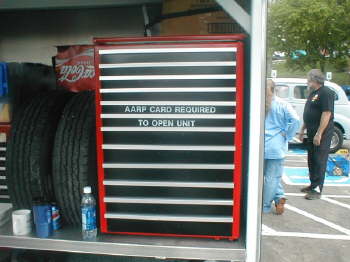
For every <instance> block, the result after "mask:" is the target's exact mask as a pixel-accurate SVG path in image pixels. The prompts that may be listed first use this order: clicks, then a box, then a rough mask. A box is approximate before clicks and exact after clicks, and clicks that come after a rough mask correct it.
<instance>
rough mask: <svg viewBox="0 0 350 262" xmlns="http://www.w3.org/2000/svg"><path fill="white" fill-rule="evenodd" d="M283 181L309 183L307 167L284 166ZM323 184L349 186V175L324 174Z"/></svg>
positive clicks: (300, 183)
mask: <svg viewBox="0 0 350 262" xmlns="http://www.w3.org/2000/svg"><path fill="white" fill-rule="evenodd" d="M282 179H283V182H284V183H286V184H287V185H309V184H310V180H309V170H308V168H307V167H285V168H284V174H283V178H282ZM324 185H325V186H350V176H349V177H348V176H326V179H325V183H324Z"/></svg>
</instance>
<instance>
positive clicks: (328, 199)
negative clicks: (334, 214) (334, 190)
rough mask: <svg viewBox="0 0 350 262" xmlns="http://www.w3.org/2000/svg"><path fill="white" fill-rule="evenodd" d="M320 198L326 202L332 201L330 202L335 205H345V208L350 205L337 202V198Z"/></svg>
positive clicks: (349, 207) (348, 207)
mask: <svg viewBox="0 0 350 262" xmlns="http://www.w3.org/2000/svg"><path fill="white" fill-rule="evenodd" d="M321 199H322V200H324V201H327V202H329V203H332V204H334V205H337V206H341V207H345V208H347V209H350V205H348V204H344V203H342V202H339V201H337V200H334V199H330V198H328V197H322V198H321Z"/></svg>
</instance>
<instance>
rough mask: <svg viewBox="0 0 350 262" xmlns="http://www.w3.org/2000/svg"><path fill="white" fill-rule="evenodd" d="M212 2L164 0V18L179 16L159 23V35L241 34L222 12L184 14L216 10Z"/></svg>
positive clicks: (238, 26)
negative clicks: (202, 10)
mask: <svg viewBox="0 0 350 262" xmlns="http://www.w3.org/2000/svg"><path fill="white" fill-rule="evenodd" d="M218 7H219V6H218V5H217V4H216V2H215V1H214V0H165V1H164V2H163V11H162V14H163V15H164V16H166V15H169V14H179V17H175V18H166V19H164V20H163V21H162V22H161V25H160V34H161V35H209V34H232V33H242V32H243V29H242V28H241V26H240V25H238V23H236V22H235V21H234V20H233V19H232V18H231V17H230V16H229V15H228V14H227V13H226V12H224V11H212V12H206V13H201V14H192V15H190V14H189V15H186V12H188V11H190V12H191V11H193V10H197V11H198V10H200V9H208V8H218Z"/></svg>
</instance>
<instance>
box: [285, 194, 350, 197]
mask: <svg viewBox="0 0 350 262" xmlns="http://www.w3.org/2000/svg"><path fill="white" fill-rule="evenodd" d="M285 195H286V196H301V197H303V196H305V194H304V193H285ZM323 197H331V198H350V195H322V198H323Z"/></svg>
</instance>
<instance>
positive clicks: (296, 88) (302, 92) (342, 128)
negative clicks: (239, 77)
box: [273, 78, 350, 152]
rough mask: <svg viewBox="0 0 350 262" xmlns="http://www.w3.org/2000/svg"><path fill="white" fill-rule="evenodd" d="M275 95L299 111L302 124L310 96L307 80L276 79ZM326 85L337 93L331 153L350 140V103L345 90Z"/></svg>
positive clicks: (329, 84) (330, 83) (333, 84)
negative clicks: (344, 141) (345, 140)
mask: <svg viewBox="0 0 350 262" xmlns="http://www.w3.org/2000/svg"><path fill="white" fill-rule="evenodd" d="M273 81H274V82H275V83H276V90H275V93H276V95H277V96H278V97H280V98H282V99H284V100H286V101H288V102H289V103H290V104H291V105H292V106H293V108H294V109H295V110H296V111H297V113H298V115H299V117H300V120H301V124H303V112H304V106H305V103H306V99H307V97H308V95H309V89H308V86H307V80H306V79H302V78H274V79H273ZM324 85H325V86H326V87H328V88H330V89H332V90H333V91H334V92H335V94H336V95H335V101H334V126H335V128H334V134H333V138H332V143H331V152H336V151H337V150H338V149H340V148H341V146H342V145H343V140H344V139H350V103H349V100H348V98H347V96H346V94H345V92H344V90H343V89H342V88H341V87H340V86H338V85H337V84H335V83H332V82H328V81H325V83H324Z"/></svg>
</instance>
